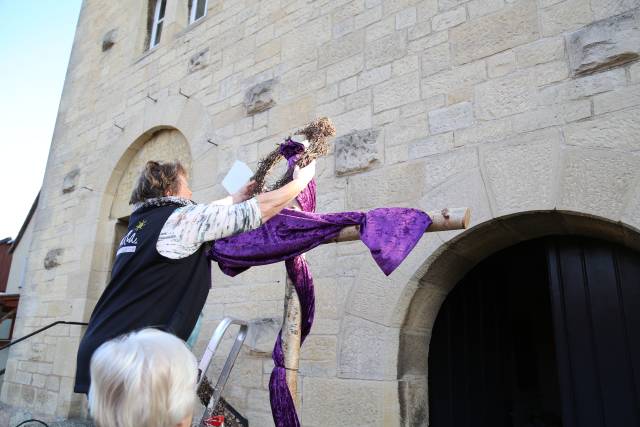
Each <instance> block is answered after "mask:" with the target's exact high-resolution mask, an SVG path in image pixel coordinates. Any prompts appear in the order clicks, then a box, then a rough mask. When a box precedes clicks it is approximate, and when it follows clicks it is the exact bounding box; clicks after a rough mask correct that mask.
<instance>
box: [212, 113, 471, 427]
mask: <svg viewBox="0 0 640 427" xmlns="http://www.w3.org/2000/svg"><path fill="white" fill-rule="evenodd" d="M334 134H335V129H334V127H333V125H332V124H331V122H330V121H329V120H328V119H327V118H322V119H319V120H317V121H315V122H312V123H311V124H309V125H308V126H307V127H305V128H304V129H302V130H300V131H298V132H296V134H295V135H294V136H293V137H289V138H287V139H285V141H284V142H283V143H282V144H280V146H279V147H278V148H276V149H275V150H274V151H273V152H272V153H270V154H269V155H268V156H267V157H266V158H265V159H263V160H262V161H261V162H260V164H259V167H258V172H257V173H256V176H254V180H255V181H256V182H257V184H258V185H256V187H257V191H258V192H261V191H264V190H265V187H266V185H265V181H266V176H267V175H268V174H269V173H270V171H271V170H272V169H273V167H274V165H275V164H276V163H277V162H278V161H279V160H281V159H286V160H287V163H288V168H287V172H286V174H285V175H284V176H283V177H282V178H280V179H279V180H278V181H277V182H276V184H275V186H274V187H272V188H270V189H274V188H279V187H280V186H282V185H285V184H286V183H288V182H289V181H290V180H291V179H292V175H293V169H294V167H295V166H296V165H297V166H300V167H303V166H306V165H307V164H308V163H309V162H311V161H312V160H314V159H315V158H318V157H321V156H323V155H325V154H327V153H328V151H329V145H328V143H327V139H328V138H329V137H330V136H333V135H334ZM296 135H297V136H296ZM289 208H290V209H289V210H286V211H283V212H282V213H281V214H279V215H276V217H274V218H272V219H271V220H270V221H268V222H266V223H265V224H263V225H262V227H260V228H259V229H256V230H252V231H249V232H246V233H243V234H240V235H237V236H234V237H231V238H227V239H221V240H218V241H216V242H215V243H214V245H213V247H212V248H211V250H210V252H209V256H210V258H211V259H212V260H215V261H218V263H219V265H220V267H221V269H222V271H223V272H225V273H226V274H229V275H231V276H233V275H236V274H238V273H239V272H241V271H244V270H246V269H247V268H249V267H251V266H256V265H264V264H270V263H274V262H278V261H283V260H284V261H285V266H286V269H287V281H286V288H285V289H286V290H285V307H284V308H285V313H284V316H283V324H282V329H281V333H280V334H279V335H278V338H277V340H276V344H275V347H274V350H273V353H272V358H273V361H274V365H275V366H274V369H273V372H272V374H271V379H270V382H269V391H270V400H271V410H272V414H273V418H274V422H275V424H276V426H278V427H290V426H292V427H297V426H299V425H300V421H299V419H298V416H297V411H296V407H299V399H298V393H297V388H298V387H297V378H298V369H299V360H300V347H301V345H302V343H303V341H304V339H305V337H306V336H307V335H308V334H309V332H310V330H311V325H312V323H313V317H314V312H315V295H314V290H313V279H312V277H311V273H310V271H309V269H308V265H307V263H306V260H305V258H304V253H303V252H305V251H307V250H310V249H312V248H314V247H316V246H318V245H319V244H326V243H338V242H346V241H353V240H362V242H363V243H364V244H365V245H366V246H367V247H368V248H369V249H370V250H371V254H372V256H373V257H374V260H375V261H376V263H377V264H378V266H379V267H380V268H381V269H382V271H383V272H384V273H385V274H387V275H388V274H390V273H391V272H392V271H393V270H394V269H395V268H397V267H398V266H399V265H400V263H401V262H402V261H403V260H404V259H405V257H406V256H407V255H408V254H409V252H410V251H411V250H412V249H413V248H414V246H415V245H416V244H417V242H418V240H419V239H420V237H421V235H422V234H423V233H425V232H435V231H445V230H456V229H464V228H467V226H468V224H469V220H470V210H469V209H468V208H452V209H442V210H440V211H436V212H429V213H425V212H422V211H420V210H417V209H409V208H382V209H374V210H371V211H369V212H366V213H364V212H339V213H328V214H316V213H314V212H315V208H316V184H315V181H311V183H310V184H309V186H308V187H307V188H306V189H304V190H303V191H302V192H301V193H300V194H299V195H298V197H297V199H296V201H295V202H294V203H292V205H291V206H290V207H289Z"/></svg>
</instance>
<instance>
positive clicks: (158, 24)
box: [149, 0, 167, 49]
mask: <svg viewBox="0 0 640 427" xmlns="http://www.w3.org/2000/svg"><path fill="white" fill-rule="evenodd" d="M151 1H153V0H151ZM166 8H167V0H155V3H154V7H153V9H152V10H151V9H150V12H151V13H153V15H152V16H153V17H152V19H151V32H150V35H149V49H153V48H154V47H156V46H157V45H158V43H160V36H161V35H162V24H163V22H164V12H165V9H166Z"/></svg>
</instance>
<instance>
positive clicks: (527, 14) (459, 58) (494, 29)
mask: <svg viewBox="0 0 640 427" xmlns="http://www.w3.org/2000/svg"><path fill="white" fill-rule="evenodd" d="M450 33H451V34H450V38H451V46H452V51H453V61H454V63H455V64H464V63H467V62H470V61H473V60H474V59H479V58H484V57H486V56H489V55H492V54H494V53H497V52H501V51H503V50H505V49H509V48H511V47H514V46H518V45H521V44H524V43H527V42H530V41H533V40H535V39H536V38H537V37H538V14H537V11H536V2H534V1H531V0H521V1H518V2H515V3H514V4H512V5H510V6H508V7H505V8H503V9H501V10H499V11H498V12H496V13H493V14H490V15H486V16H482V17H480V18H477V19H472V20H470V21H467V22H465V23H464V24H462V25H459V26H457V27H455V28H453V29H451V31H450Z"/></svg>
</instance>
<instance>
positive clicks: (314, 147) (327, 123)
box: [251, 117, 336, 195]
mask: <svg viewBox="0 0 640 427" xmlns="http://www.w3.org/2000/svg"><path fill="white" fill-rule="evenodd" d="M335 134H336V128H335V127H334V126H333V123H331V120H329V119H328V118H327V117H322V118H320V119H318V120H314V121H313V122H311V123H309V124H308V125H307V126H305V127H304V128H302V129H299V130H297V131H296V132H295V133H294V135H302V136H304V137H305V138H306V140H307V141H308V142H309V146H308V147H307V149H306V150H305V151H304V153H303V154H302V155H301V156H300V158H299V159H298V161H297V162H296V165H297V166H299V167H301V168H303V167H305V166H307V165H308V164H309V163H311V161H313V160H315V159H317V158H319V157H322V156H325V155H326V154H327V153H328V152H329V142H328V139H329V137H332V136H334V135H335ZM282 159H284V156H283V155H282V154H281V152H280V147H277V148H275V149H274V150H273V151H272V152H271V153H269V154H268V155H267V156H266V157H264V158H263V159H261V160H260V161H259V162H258V169H257V171H256V173H255V175H254V176H253V178H251V179H253V180H254V181H255V182H256V186H255V187H254V190H253V193H254V195H255V194H260V193H262V192H264V191H271V190H276V189H278V188H280V187H282V186H284V185H286V184H287V183H289V182H291V180H292V179H293V170H291V169H290V170H288V171H287V172H286V173H285V174H284V175H283V176H282V177H280V179H278V180H277V181H276V182H275V184H273V185H272V186H270V187H269V188H267V185H266V179H267V176H268V175H269V174H270V173H271V172H272V171H273V169H274V168H275V166H276V165H277V164H278V162H279V161H280V160H282Z"/></svg>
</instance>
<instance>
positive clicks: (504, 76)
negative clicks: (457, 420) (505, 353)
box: [0, 0, 640, 426]
mask: <svg viewBox="0 0 640 427" xmlns="http://www.w3.org/2000/svg"><path fill="white" fill-rule="evenodd" d="M186 5H187V2H186V1H182V0H168V1H167V12H166V17H165V23H164V28H163V33H162V39H161V41H160V43H159V45H158V46H157V47H156V48H154V49H152V50H151V51H145V48H144V43H145V40H146V39H147V34H146V28H145V26H146V22H147V15H146V14H147V5H146V1H140V2H129V1H106V0H86V1H85V2H84V4H83V7H82V11H81V16H80V20H79V23H78V29H77V33H76V39H75V42H74V46H73V52H72V57H71V61H70V64H69V69H68V73H67V79H66V83H65V87H64V92H63V95H62V101H61V104H60V111H59V114H58V120H57V124H56V129H55V134H54V138H53V141H52V145H51V153H50V156H49V163H48V165H47V170H46V175H45V179H44V184H43V188H42V193H41V196H40V202H39V206H38V214H37V216H36V223H35V226H34V235H33V243H32V245H31V250H30V256H29V263H28V268H27V279H26V282H25V286H24V288H23V291H22V300H21V305H20V309H19V312H18V320H17V327H16V336H22V335H25V334H27V333H29V332H31V331H33V330H35V329H38V328H39V327H41V326H43V325H46V324H48V323H51V322H53V321H56V320H75V321H83V320H84V321H86V320H87V319H88V318H89V315H90V313H91V310H92V308H93V306H94V304H95V302H96V300H97V298H98V297H99V295H100V292H101V290H102V289H103V287H104V286H105V283H106V281H107V278H108V274H109V269H110V263H111V259H112V252H113V244H114V241H115V239H116V235H117V233H118V220H119V219H120V218H122V217H123V216H126V207H125V206H124V205H123V203H126V200H125V201H124V202H123V198H124V197H126V192H127V190H126V188H125V187H126V186H127V185H129V183H130V182H131V179H132V177H133V175H132V174H134V172H135V170H137V168H138V167H139V165H140V164H142V162H143V161H144V160H145V159H147V158H148V157H147V156H151V157H162V158H166V159H172V158H175V157H178V158H181V159H183V160H185V161H186V162H188V163H189V164H190V166H189V167H190V172H191V184H192V188H193V190H194V198H195V199H196V200H199V201H207V200H212V199H214V198H218V197H222V196H223V195H224V190H223V189H222V187H221V186H220V184H219V182H220V181H221V178H222V176H224V174H225V172H226V171H227V170H228V168H229V167H230V166H231V164H232V163H233V161H234V160H235V159H240V160H243V161H245V162H247V163H248V164H250V165H251V166H255V164H256V162H257V160H258V158H259V157H260V156H262V155H265V154H266V153H268V152H270V151H271V150H272V149H273V147H274V144H276V143H277V142H279V141H280V140H281V138H282V137H283V136H286V135H287V133H288V132H290V131H291V130H293V129H295V128H297V127H300V126H302V125H304V124H305V123H306V122H307V121H308V120H310V119H312V118H315V117H317V116H321V115H328V116H330V117H331V118H332V119H333V121H334V123H335V125H336V127H337V129H338V137H342V138H344V137H345V135H359V134H362V132H366V133H367V135H368V137H367V138H368V139H371V138H373V140H374V141H373V142H370V141H367V144H366V145H365V146H362V145H361V144H356V143H346V144H343V145H342V146H341V149H342V150H356V153H349V152H344V151H343V152H341V156H343V157H342V158H343V159H349V158H351V157H350V156H364V157H365V158H363V161H362V163H360V162H355V161H353V162H346V163H348V164H340V162H339V161H338V159H336V158H334V156H335V155H336V154H335V153H332V154H331V155H330V156H328V157H327V158H325V159H323V160H321V161H320V162H319V165H318V185H319V195H318V202H319V209H320V210H321V211H339V210H347V209H348V210H357V209H367V208H372V207H378V206H391V205H398V206H412V207H417V208H421V209H425V210H430V209H438V208H443V207H446V206H469V207H471V208H472V209H473V224H474V226H475V228H474V229H472V230H469V231H467V232H464V233H461V232H446V233H438V234H429V235H427V236H425V237H424V239H423V240H422V241H421V242H420V244H419V245H418V246H417V247H416V249H415V250H414V251H413V252H412V254H411V255H410V257H409V258H408V259H407V261H406V262H405V263H404V264H403V265H402V266H401V267H400V268H399V269H398V271H396V272H394V273H393V274H392V275H391V276H389V277H385V276H384V275H383V274H382V273H381V272H380V271H379V270H378V269H377V268H376V266H375V264H374V262H373V261H372V260H371V258H370V256H369V255H368V254H367V253H366V250H365V248H364V246H363V245H362V244H360V243H359V242H355V243H347V244H340V245H326V246H324V247H321V248H318V249H316V250H314V251H313V252H311V253H309V254H308V259H309V263H310V265H311V268H312V270H313V273H314V278H315V284H316V289H317V311H316V321H315V325H314V328H313V330H312V333H311V335H310V336H309V338H308V340H307V342H306V343H305V345H304V348H303V350H302V360H301V375H300V379H299V380H300V386H299V390H300V392H301V402H302V404H301V405H302V408H301V414H302V422H303V424H304V425H307V426H323V425H350V426H374V425H379V426H382V425H385V426H393V425H401V424H403V425H427V416H428V408H426V405H427V399H426V396H427V390H426V376H427V370H428V366H427V350H428V342H429V336H430V330H431V327H432V324H433V321H434V319H435V316H436V314H437V312H438V309H439V306H440V304H441V303H442V301H443V300H444V297H445V296H446V294H447V292H448V291H449V290H450V289H451V287H452V286H454V285H455V283H456V281H457V280H458V279H459V278H460V277H461V276H462V275H463V274H464V272H465V271H468V270H469V269H470V268H471V267H472V266H473V265H474V264H476V263H477V262H478V261H480V260H481V259H483V258H484V257H486V256H488V255H489V254H491V253H493V252H495V251H496V250H497V249H499V248H503V247H506V246H508V245H510V244H513V243H515V242H518V241H522V240H526V239H529V238H533V237H537V236H542V235H545V234H552V233H578V234H586V235H593V236H600V237H604V238H607V239H610V240H615V241H618V242H622V243H624V244H626V245H628V246H632V247H635V248H638V247H639V246H640V243H639V242H640V239H639V237H638V234H637V228H640V215H638V211H639V210H640V190H639V189H640V157H639V155H638V153H639V148H640V63H639V62H637V61H635V59H636V58H637V57H638V54H640V46H639V45H638V43H637V40H639V38H640V33H639V31H640V30H639V25H640V23H639V21H638V20H639V18H638V17H639V12H638V9H637V8H638V7H639V6H640V4H639V2H638V1H637V0H616V1H612V0H608V1H605V0H469V1H466V0H388V1H387V0H385V1H382V0H312V1H309V0H233V1H231V0H209V2H208V12H207V15H206V17H205V18H204V19H202V20H200V21H197V22H196V23H195V24H192V25H187V16H188V15H187V10H186V9H187V6H186ZM620 28H621V29H622V30H624V31H625V36H624V37H621V36H619V35H618V33H617V32H616V31H614V30H615V29H620ZM612 29H613V30H612ZM107 35H108V37H107ZM105 43H106V45H108V48H106V49H105V48H104V46H106V45H105ZM265 82H268V83H265ZM256 88H257V89H256ZM250 90H254V91H255V92H256V93H254V94H249V95H248V94H247V92H248V91H250ZM252 100H253V101H252ZM256 100H257V101H258V102H256ZM258 104H259V105H258ZM374 135H375V136H374ZM154 138H156V140H157V139H158V138H160V139H162V138H164V142H162V141H160V142H158V143H155V142H154V144H156V145H157V146H158V147H160V148H159V149H158V150H155V149H151V148H150V146H149V145H146V144H149V143H150V142H151V141H150V140H151V139H154ZM154 141H155V140H154ZM343 141H344V139H343ZM350 141H351V142H353V138H351V140H350ZM145 150H147V151H145ZM358 150H360V151H358ZM145 152H147V154H145ZM140 153H141V154H140ZM360 153H361V154H360ZM123 194H124V196H123ZM120 227H121V226H120ZM52 251H59V252H55V253H59V256H57V257H56V259H55V263H56V264H58V265H55V266H54V267H51V268H48V267H47V261H46V260H47V259H49V258H50V256H49V255H51V254H52V253H53V252H52ZM48 265H53V264H52V263H49V264H48ZM214 271H215V273H214V283H213V288H212V290H211V293H210V297H209V300H208V302H207V305H206V309H205V313H204V314H205V317H204V326H203V330H202V333H201V340H200V342H199V343H198V345H197V348H196V351H197V353H198V354H201V353H202V349H203V346H204V342H205V341H206V340H207V339H208V337H209V336H210V334H211V333H212V331H213V329H214V328H215V326H216V325H217V323H218V322H219V320H220V319H221V318H222V317H223V316H236V317H239V318H243V319H257V318H279V317H280V316H281V315H282V308H283V293H284V268H283V267H282V265H276V266H271V267H264V268H255V269H252V270H250V271H248V272H246V273H244V274H242V275H240V276H238V277H236V278H234V279H230V278H228V277H225V276H223V275H222V274H221V273H220V272H219V271H218V270H217V267H214ZM81 334H82V330H81V328H79V327H68V326H58V327H57V328H54V329H51V330H49V331H48V332H47V333H45V334H41V335H38V336H37V337H35V338H33V339H32V340H30V341H28V342H26V343H23V344H20V345H18V346H16V347H14V349H13V350H12V351H11V354H10V359H9V362H8V365H7V372H6V374H5V380H4V384H3V387H2V394H1V398H0V400H1V401H2V402H4V403H5V404H8V405H10V406H11V407H13V408H15V411H16V413H18V411H22V412H20V413H24V411H29V412H32V413H42V414H45V415H47V416H49V417H50V418H56V417H58V418H60V417H62V418H64V417H74V416H84V415H85V414H86V404H85V402H84V397H83V396H79V395H75V394H73V393H72V381H73V376H74V369H75V364H74V360H75V352H76V349H77V345H78V342H79V339H80V336H81ZM271 367H272V362H271V359H270V357H269V355H268V354H265V353H264V352H262V351H251V350H247V351H245V352H244V353H243V354H242V356H241V358H240V359H239V360H238V362H237V363H236V366H235V368H234V371H233V374H232V378H231V380H230V382H229V384H228V385H227V387H226V389H225V397H226V398H227V400H229V401H230V402H231V403H232V404H233V405H234V406H236V407H237V408H238V409H239V410H240V411H241V412H242V413H243V414H244V415H246V416H247V417H248V418H249V419H250V422H251V423H252V425H257V426H267V425H272V420H271V415H270V411H269V403H268V390H267V387H268V379H269V373H270V371H271Z"/></svg>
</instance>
